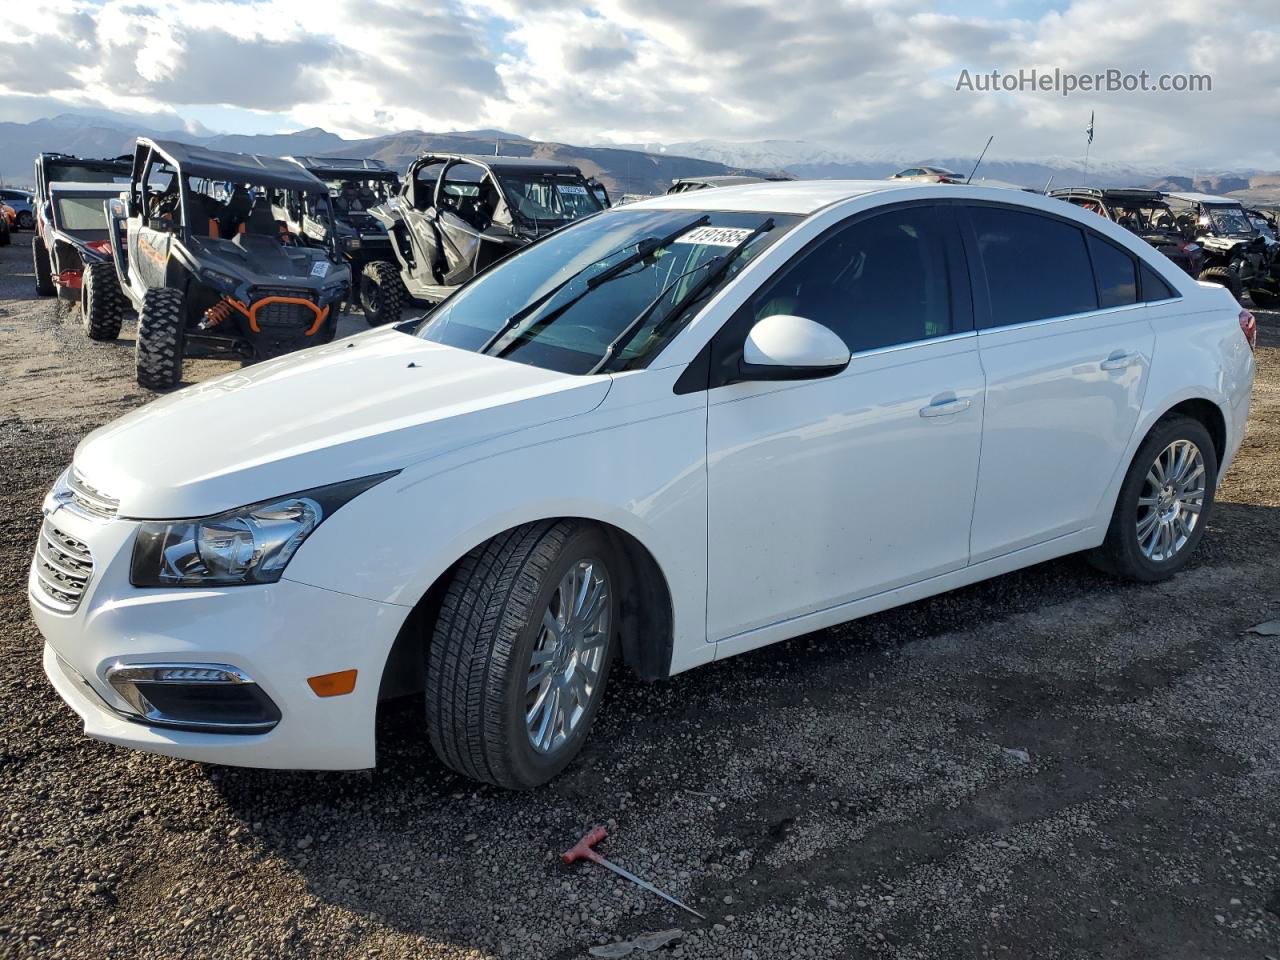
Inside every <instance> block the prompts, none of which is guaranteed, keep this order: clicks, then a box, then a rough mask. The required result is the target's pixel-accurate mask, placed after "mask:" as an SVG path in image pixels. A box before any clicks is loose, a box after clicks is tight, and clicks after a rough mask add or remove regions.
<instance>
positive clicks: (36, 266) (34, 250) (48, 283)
mask: <svg viewBox="0 0 1280 960" xmlns="http://www.w3.org/2000/svg"><path fill="white" fill-rule="evenodd" d="M31 267H32V272H33V273H35V275H36V293H38V294H39V295H40V296H42V297H51V296H53V295H54V294H55V293H57V292H58V291H57V290H56V289H54V286H53V265H52V264H50V263H49V251H48V250H46V249H45V246H44V241H43V240H41V239H40V238H39V237H36V238H35V239H34V240H32V241H31Z"/></svg>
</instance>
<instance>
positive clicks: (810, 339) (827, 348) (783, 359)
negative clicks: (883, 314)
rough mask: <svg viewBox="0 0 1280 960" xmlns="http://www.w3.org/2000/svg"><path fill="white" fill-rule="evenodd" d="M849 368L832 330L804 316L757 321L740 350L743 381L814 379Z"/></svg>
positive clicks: (845, 350)
mask: <svg viewBox="0 0 1280 960" xmlns="http://www.w3.org/2000/svg"><path fill="white" fill-rule="evenodd" d="M847 366H849V348H848V347H847V346H845V342H844V341H843V340H841V339H840V337H839V336H838V335H837V334H836V332H835V331H834V330H832V329H831V328H830V327H826V326H823V325H822V324H820V323H817V322H816V321H814V320H809V319H807V318H805V317H794V316H791V315H789V314H777V315H775V316H772V317H765V318H764V319H763V320H761V321H759V322H758V323H757V324H756V325H755V326H754V327H752V328H751V332H750V333H748V334H747V341H746V343H745V344H743V347H742V363H741V369H740V372H741V374H742V379H743V380H814V379H817V378H819V377H829V376H832V375H833V374H837V373H839V372H840V371H841V370H843V369H844V368H845V367H847Z"/></svg>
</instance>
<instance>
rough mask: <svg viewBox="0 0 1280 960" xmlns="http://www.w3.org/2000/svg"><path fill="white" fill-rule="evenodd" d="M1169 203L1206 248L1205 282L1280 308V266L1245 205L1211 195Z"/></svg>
mask: <svg viewBox="0 0 1280 960" xmlns="http://www.w3.org/2000/svg"><path fill="white" fill-rule="evenodd" d="M1165 199H1166V200H1167V201H1168V203H1169V208H1170V209H1171V210H1172V211H1173V213H1174V215H1175V216H1176V217H1177V221H1178V225H1179V227H1181V228H1182V230H1183V231H1184V232H1185V233H1186V235H1188V236H1191V237H1194V238H1195V241H1196V242H1197V243H1198V244H1200V246H1201V247H1203V248H1204V269H1203V270H1202V271H1201V272H1200V279H1201V280H1206V281H1209V282H1210V283H1217V284H1221V285H1222V286H1224V287H1226V288H1227V289H1228V290H1230V291H1231V292H1232V293H1233V294H1234V295H1235V297H1236V299H1237V300H1239V299H1242V298H1243V297H1244V295H1245V294H1246V293H1247V294H1248V295H1249V297H1250V299H1251V300H1253V302H1254V305H1255V306H1258V307H1261V308H1262V309H1264V310H1266V309H1269V308H1271V307H1274V306H1276V305H1278V304H1280V276H1277V274H1278V273H1280V264H1277V261H1276V256H1275V254H1276V251H1275V249H1274V245H1273V244H1272V243H1271V242H1269V241H1268V239H1267V238H1266V237H1265V236H1264V235H1263V234H1262V233H1260V232H1259V230H1258V228H1257V226H1256V225H1255V224H1254V222H1253V220H1252V219H1250V217H1249V215H1248V213H1246V212H1245V209H1244V207H1243V206H1242V205H1241V203H1240V201H1239V200H1233V199H1232V198H1231V197H1221V196H1215V195H1214V194H1209V193H1170V194H1166V197H1165Z"/></svg>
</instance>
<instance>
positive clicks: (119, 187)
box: [45, 183, 128, 340]
mask: <svg viewBox="0 0 1280 960" xmlns="http://www.w3.org/2000/svg"><path fill="white" fill-rule="evenodd" d="M123 190H124V185H123V184H116V183H51V184H49V186H48V192H49V218H48V224H47V226H46V229H45V238H46V241H47V243H48V244H49V257H50V262H51V264H52V268H51V269H52V276H53V284H54V287H55V289H56V290H57V291H58V296H60V297H62V298H63V299H64V300H72V301H74V300H79V301H80V319H81V321H82V322H83V323H84V328H85V332H86V333H87V334H88V335H89V337H90V338H91V339H94V340H114V339H115V338H116V337H118V336H119V335H120V325H121V322H122V321H123V319H124V312H125V309H126V308H127V306H128V304H127V302H126V301H125V298H124V293H123V292H122V291H121V290H120V280H119V277H118V276H117V275H116V268H115V264H113V263H112V262H111V237H110V224H109V223H108V221H107V210H106V208H107V205H108V203H109V201H111V200H114V199H118V198H119V196H120V194H121V192H122V191H123Z"/></svg>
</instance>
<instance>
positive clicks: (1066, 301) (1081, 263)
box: [967, 206, 1098, 327]
mask: <svg viewBox="0 0 1280 960" xmlns="http://www.w3.org/2000/svg"><path fill="white" fill-rule="evenodd" d="M967 209H968V215H969V222H970V224H971V227H972V240H973V242H974V244H975V245H976V253H977V255H978V258H979V259H980V260H981V264H982V266H983V268H984V269H985V272H986V283H987V295H988V299H989V302H990V305H991V316H990V318H989V319H988V320H987V322H986V323H985V324H984V325H985V326H988V327H1005V326H1010V325H1011V324H1015V323H1027V322H1030V321H1033V320H1048V319H1050V318H1053V317H1065V316H1070V315H1071V314H1075V313H1087V312H1089V311H1090V310H1097V309H1098V294H1097V291H1096V289H1095V288H1094V279H1093V268H1092V266H1091V265H1090V262H1089V251H1088V248H1087V247H1086V245H1085V238H1084V232H1083V231H1082V230H1081V229H1080V228H1079V227H1077V226H1075V225H1073V224H1070V223H1067V222H1065V221H1062V220H1057V219H1055V218H1053V217H1048V216H1044V215H1043V214H1039V213H1034V212H1030V211H1023V210H1010V209H1008V208H1004V207H987V206H971V207H968V208H967Z"/></svg>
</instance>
